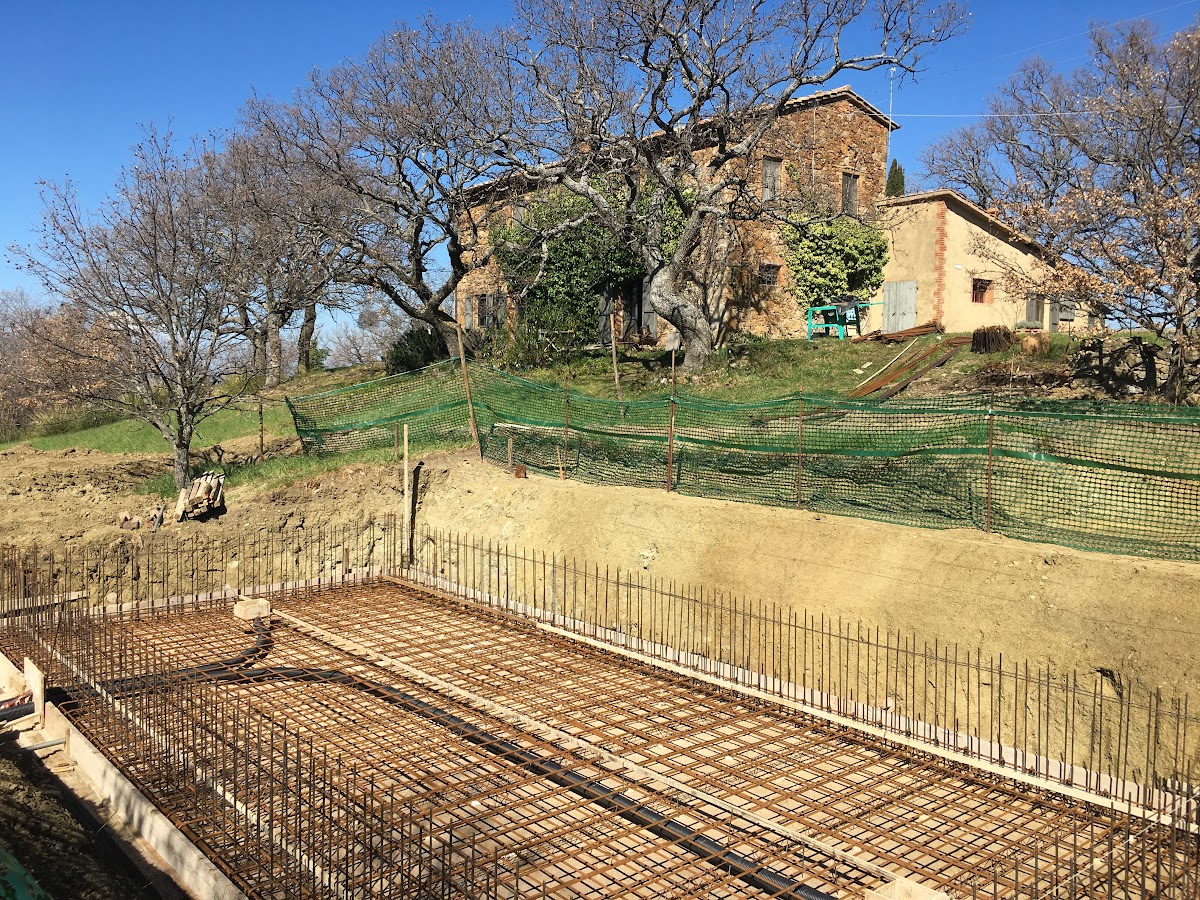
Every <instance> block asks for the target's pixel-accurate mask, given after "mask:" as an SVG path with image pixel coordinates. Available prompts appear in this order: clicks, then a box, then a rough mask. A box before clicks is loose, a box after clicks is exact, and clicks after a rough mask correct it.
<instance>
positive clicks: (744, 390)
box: [518, 335, 937, 403]
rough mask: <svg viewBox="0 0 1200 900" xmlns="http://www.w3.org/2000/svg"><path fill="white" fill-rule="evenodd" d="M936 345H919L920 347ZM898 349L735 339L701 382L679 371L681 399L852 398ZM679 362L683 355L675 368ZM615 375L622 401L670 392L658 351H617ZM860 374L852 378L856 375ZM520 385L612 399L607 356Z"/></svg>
mask: <svg viewBox="0 0 1200 900" xmlns="http://www.w3.org/2000/svg"><path fill="white" fill-rule="evenodd" d="M935 342H937V336H934V335H931V336H928V337H925V338H921V339H919V341H918V347H919V346H921V345H924V344H928V343H935ZM902 347H903V345H897V344H883V343H879V342H876V341H868V342H864V343H861V344H852V343H850V341H848V340H846V341H839V340H836V339H833V338H818V339H817V340H814V341H806V340H769V339H765V338H759V339H754V338H749V339H737V340H734V341H731V342H730V343H729V344H728V345H727V346H725V347H723V348H722V349H720V350H718V351H717V352H716V353H714V354H713V356H712V359H711V360H710V362H709V365H708V366H707V367H706V368H705V370H704V371H703V372H702V373H700V374H699V375H695V376H691V375H688V374H687V373H684V372H682V371H678V370H677V378H678V385H679V388H678V389H679V391H680V393H688V394H693V395H696V396H701V397H709V398H712V399H714V400H728V401H731V402H739V403H753V402H755V401H759V400H766V399H770V398H774V397H779V396H783V395H787V394H795V393H801V392H803V393H806V394H834V395H841V394H845V393H846V392H847V391H849V390H851V389H852V388H853V387H854V386H855V385H857V384H859V383H860V382H862V381H863V380H865V379H866V378H868V377H869V376H870V375H871V374H873V373H875V372H878V371H879V370H880V369H881V368H882V367H883V366H884V365H886V364H887V362H888V361H889V360H890V359H892V357H894V356H895V355H896V354H897V353H899V352H900V350H901V348H902ZM681 359H682V354H680V355H679V357H678V360H681ZM617 368H618V370H619V371H620V374H621V392H622V395H623V397H624V398H625V399H628V400H636V399H639V398H645V397H658V396H663V395H664V394H667V393H669V392H670V380H671V355H670V354H669V353H664V352H663V351H661V350H641V351H620V352H619V354H618V366H617ZM856 370H858V371H856ZM518 374H520V376H521V377H522V378H528V379H529V380H530V381H536V382H539V383H542V384H549V385H554V386H556V387H561V388H564V389H566V390H569V391H575V392H577V393H580V394H587V395H589V396H593V397H603V398H606V399H614V398H615V397H616V389H615V387H614V385H613V372H612V358H611V356H609V355H608V353H602V352H592V353H584V354H578V355H575V356H572V357H569V358H565V359H564V360H563V361H561V362H559V363H557V364H555V365H552V366H546V367H542V368H537V369H530V370H528V371H523V372H520V373H518Z"/></svg>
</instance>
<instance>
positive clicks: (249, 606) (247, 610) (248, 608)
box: [233, 597, 271, 621]
mask: <svg viewBox="0 0 1200 900" xmlns="http://www.w3.org/2000/svg"><path fill="white" fill-rule="evenodd" d="M233 614H234V616H235V617H237V618H239V619H246V620H247V621H248V620H250V619H265V618H266V617H267V616H269V615H270V614H271V601H270V600H268V599H266V598H265V597H254V598H248V599H246V600H239V601H237V603H235V604H233Z"/></svg>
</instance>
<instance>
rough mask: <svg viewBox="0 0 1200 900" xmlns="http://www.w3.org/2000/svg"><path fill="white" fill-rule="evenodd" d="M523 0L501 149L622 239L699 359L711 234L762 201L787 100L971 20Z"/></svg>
mask: <svg viewBox="0 0 1200 900" xmlns="http://www.w3.org/2000/svg"><path fill="white" fill-rule="evenodd" d="M868 8H870V9H872V10H873V15H872V14H871V13H869V12H868ZM517 12H518V17H519V19H520V21H521V24H522V28H523V31H524V35H525V36H524V39H523V43H522V46H521V47H520V49H519V51H518V52H517V54H516V58H517V61H518V62H519V63H520V65H521V66H522V67H523V70H524V73H525V76H526V78H525V83H524V85H523V94H524V96H525V97H526V98H527V99H526V103H525V106H524V107H523V108H522V109H520V110H519V111H514V112H513V113H512V114H511V116H510V118H511V120H512V122H513V123H514V126H516V127H514V129H513V131H512V132H511V133H510V134H508V135H504V136H503V137H502V141H501V143H500V146H501V147H502V148H503V152H504V153H505V156H506V158H507V160H508V161H509V162H510V163H511V164H512V165H513V166H515V167H517V168H519V169H520V170H522V171H523V172H524V173H525V174H526V176H527V177H528V178H530V179H532V180H534V181H537V182H547V181H553V182H557V183H559V184H561V185H563V186H564V187H566V188H567V189H568V190H570V191H572V192H574V193H576V194H578V195H579V196H581V197H584V198H586V199H587V200H588V201H589V203H590V204H591V205H592V207H593V209H594V210H595V212H596V215H597V216H598V217H599V219H600V220H601V221H602V222H603V223H604V224H605V225H607V227H609V228H611V229H612V230H613V231H614V232H615V233H617V234H620V235H622V236H624V237H625V239H626V240H627V241H628V243H629V246H630V249H631V250H632V251H633V252H634V253H635V255H637V256H638V258H639V259H640V260H641V262H642V264H643V265H644V268H645V271H646V275H647V278H648V282H649V290H648V293H647V299H648V301H649V303H650V305H651V306H652V307H653V309H654V311H655V312H656V313H657V314H658V315H659V316H661V317H662V318H664V319H666V320H667V321H668V322H670V323H671V324H672V325H673V326H674V327H675V328H676V329H678V330H679V331H680V333H681V335H682V338H683V342H684V346H685V349H686V351H687V352H686V365H687V366H688V367H690V368H697V367H699V366H701V365H702V364H703V363H704V361H705V360H706V359H707V357H708V356H709V354H710V353H711V351H712V347H713V330H712V329H713V322H712V321H711V319H710V316H709V315H708V314H706V313H707V311H706V309H705V303H704V296H703V295H704V292H703V291H702V290H700V287H701V278H700V277H699V276H698V270H701V269H703V266H704V255H705V253H711V252H712V248H711V247H708V246H706V245H707V244H709V243H710V242H711V240H713V239H716V240H721V239H722V238H721V236H722V235H726V236H727V235H728V233H729V232H730V227H729V226H730V224H731V222H733V221H734V220H736V219H738V218H739V217H743V216H750V215H755V214H757V213H758V212H760V211H761V210H760V209H757V208H756V205H755V203H754V202H752V201H753V197H752V192H750V191H748V190H747V188H748V184H747V174H748V165H747V163H748V162H749V161H750V160H751V159H752V158H753V157H754V155H755V153H756V151H757V150H758V148H759V146H760V144H761V142H762V140H763V138H764V136H765V135H766V134H767V132H768V131H769V129H770V128H771V126H772V125H773V124H774V123H775V121H776V120H777V119H778V117H779V116H780V115H781V114H782V113H783V112H784V111H785V109H786V107H787V104H788V102H789V101H791V100H792V99H794V98H796V97H797V96H798V95H799V94H800V93H801V92H803V91H805V90H806V89H808V88H813V87H819V86H822V85H827V84H829V82H830V81H831V79H833V78H835V77H837V76H838V75H839V74H841V73H845V72H849V71H865V70H869V69H873V68H876V67H879V66H884V65H896V66H899V67H901V68H903V69H905V70H907V71H911V70H913V69H914V68H915V66H916V65H917V63H918V60H919V58H920V56H921V54H922V52H923V51H924V50H925V49H927V48H929V47H930V46H932V45H935V44H937V43H939V42H941V41H943V40H946V39H947V38H949V37H951V36H952V35H954V34H955V33H956V32H957V31H958V30H959V29H960V28H961V27H962V23H963V15H962V12H961V10H960V8H959V7H958V6H957V5H956V4H954V3H934V2H930V0H879V2H877V3H875V4H873V5H871V6H870V7H868V4H865V3H862V2H858V0H815V2H814V0H802V2H799V3H791V2H782V0H584V2H582V3H572V4H566V5H564V4H561V3H557V2H554V0H519V2H518V3H517ZM855 45H858V46H860V47H861V48H862V49H861V50H856V51H851V50H850V49H849V48H850V47H852V46H855ZM516 96H518V97H520V96H522V94H517V95H516ZM673 211H676V212H673ZM709 236H712V237H711V238H710V237H709Z"/></svg>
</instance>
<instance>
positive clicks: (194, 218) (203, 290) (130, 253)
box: [12, 132, 239, 487]
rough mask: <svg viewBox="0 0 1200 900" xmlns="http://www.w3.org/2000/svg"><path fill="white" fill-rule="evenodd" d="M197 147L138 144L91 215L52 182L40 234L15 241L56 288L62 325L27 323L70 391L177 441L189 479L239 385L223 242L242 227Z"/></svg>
mask: <svg viewBox="0 0 1200 900" xmlns="http://www.w3.org/2000/svg"><path fill="white" fill-rule="evenodd" d="M202 155H203V153H202V151H201V150H200V149H199V148H192V149H189V150H188V151H186V152H183V153H179V152H176V150H175V149H174V147H173V146H172V140H171V137H170V135H169V134H167V135H160V134H157V133H154V132H151V133H150V134H148V136H147V138H146V139H145V140H144V141H143V142H142V143H140V144H139V145H138V146H136V147H135V148H134V161H133V163H132V165H131V166H130V167H129V168H127V169H125V170H124V171H123V172H122V174H121V176H120V178H119V179H118V181H117V184H116V187H115V189H114V191H113V192H112V194H111V195H110V196H109V198H108V199H106V200H105V201H104V203H103V204H102V205H101V206H100V207H99V209H98V210H96V212H95V213H93V214H90V215H89V214H87V213H85V212H84V211H83V210H82V209H81V208H80V206H79V203H78V201H77V198H76V196H75V193H74V191H73V190H72V188H71V187H70V186H69V185H67V186H61V185H46V186H45V187H44V189H43V202H44V205H45V211H44V215H43V224H42V230H41V241H40V243H39V244H38V246H37V247H34V248H21V247H14V248H12V250H13V254H14V256H15V257H16V259H17V260H18V261H19V263H20V264H21V265H22V266H23V267H24V268H25V269H27V270H28V271H30V272H32V273H34V274H35V275H36V276H37V277H38V278H39V279H40V280H41V282H42V284H43V285H44V287H45V289H46V290H47V292H48V293H49V294H51V295H52V296H55V297H58V298H61V299H62V301H63V307H62V310H61V311H60V314H59V315H60V317H61V318H62V319H63V320H64V322H65V323H66V324H67V327H62V328H40V327H39V328H30V329H26V330H24V331H23V332H22V336H23V338H24V339H25V340H26V341H28V342H30V345H31V346H32V347H34V348H36V349H37V350H38V352H40V353H42V354H44V355H45V356H46V358H47V359H48V360H52V363H53V365H54V366H55V367H56V370H57V371H58V372H59V373H60V375H61V376H64V377H65V381H66V382H67V383H68V384H69V391H70V394H71V395H72V396H74V397H77V398H80V399H82V400H86V401H89V402H94V403H99V404H102V405H105V406H108V407H111V408H114V409H117V410H120V411H122V412H124V413H127V414H129V415H131V416H134V417H136V418H140V419H142V420H144V421H146V422H149V423H150V424H151V425H153V426H154V428H156V429H157V430H158V431H159V432H160V433H161V434H162V436H163V437H164V438H165V439H166V440H167V441H168V442H169V443H170V444H171V446H172V447H173V449H174V455H175V483H176V485H177V486H178V487H183V486H185V485H186V484H187V483H188V481H189V479H190V473H189V454H190V448H191V443H192V438H193V436H194V435H195V431H196V426H197V425H198V424H199V423H200V422H201V421H203V420H204V419H205V418H207V417H208V416H210V415H212V414H213V413H215V412H217V411H218V410H220V409H222V408H224V407H225V406H227V405H228V404H229V403H230V402H232V401H233V400H234V399H235V397H236V392H234V391H231V390H229V389H228V388H227V387H220V388H218V387H217V385H218V383H220V382H222V381H223V380H224V379H226V378H227V377H228V376H232V375H235V374H237V373H236V372H234V371H233V370H232V367H231V366H230V354H229V351H230V348H231V344H232V343H233V342H234V341H235V340H237V339H238V337H239V329H238V328H237V323H236V321H235V320H234V319H233V317H232V315H231V302H230V301H231V297H232V295H233V292H234V288H235V287H236V276H235V274H234V272H235V270H236V266H237V262H238V260H237V259H230V258H228V257H227V256H226V254H224V253H214V252H213V251H214V248H219V247H223V246H227V245H228V243H229V242H228V238H227V232H228V230H229V229H230V228H237V227H238V223H236V222H230V221H229V220H228V218H227V217H226V216H224V215H217V214H216V211H215V208H214V205H213V204H212V203H211V202H210V197H211V193H212V191H213V190H214V186H213V185H212V184H211V183H210V182H209V180H208V174H209V170H207V169H206V168H205V167H204V166H202V165H199V162H200V159H201V157H202Z"/></svg>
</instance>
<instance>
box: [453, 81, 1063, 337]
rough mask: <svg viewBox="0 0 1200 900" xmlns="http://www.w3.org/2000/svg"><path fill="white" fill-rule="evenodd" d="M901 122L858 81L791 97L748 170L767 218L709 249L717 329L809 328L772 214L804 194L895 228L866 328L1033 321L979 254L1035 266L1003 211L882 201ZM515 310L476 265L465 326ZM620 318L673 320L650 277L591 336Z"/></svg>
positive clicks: (936, 200) (628, 325) (941, 198)
mask: <svg viewBox="0 0 1200 900" xmlns="http://www.w3.org/2000/svg"><path fill="white" fill-rule="evenodd" d="M897 127H899V126H897V125H896V124H895V123H893V122H892V121H891V120H890V119H889V118H888V117H887V116H886V115H884V114H883V113H882V112H880V110H878V109H876V108H875V107H874V106H873V105H871V104H870V103H868V102H867V101H866V100H865V99H863V98H862V97H860V96H859V95H858V94H856V93H855V92H854V91H853V90H851V89H850V88H849V87H841V88H837V89H834V90H829V91H823V92H820V93H815V94H811V95H809V96H806V97H800V98H797V99H796V100H794V101H792V102H791V103H789V104H788V106H787V108H786V109H785V110H784V112H783V114H782V115H780V117H779V118H778V120H777V121H776V122H775V124H774V125H773V127H772V129H771V131H770V132H768V134H767V135H766V136H765V138H764V139H763V140H762V142H761V144H760V146H759V150H758V154H757V156H756V157H755V158H754V159H752V160H750V162H749V171H748V172H747V173H746V179H747V183H748V184H749V185H751V186H752V187H753V188H754V189H755V190H757V191H758V192H759V196H760V198H761V201H762V210H763V214H762V216H761V217H759V218H756V219H754V220H751V221H743V222H740V223H738V226H737V231H738V235H737V240H736V242H735V244H734V246H724V247H722V248H720V253H719V255H718V254H717V253H716V252H710V253H709V256H711V257H713V258H716V259H718V265H716V266H713V267H712V268H713V269H717V268H720V269H722V270H723V271H721V272H720V273H719V274H715V275H714V276H713V280H714V281H719V282H720V283H719V287H718V289H717V291H716V292H715V293H716V294H717V299H716V302H712V303H710V304H709V316H710V320H711V321H712V325H713V328H714V330H715V331H716V333H717V335H718V337H720V336H721V335H722V334H723V333H725V332H728V331H731V330H737V331H743V332H748V333H751V334H757V335H767V336H771V337H803V336H805V335H806V334H807V315H806V313H807V311H806V309H804V308H803V307H802V306H801V305H800V304H799V303H798V302H797V300H796V299H795V297H794V296H793V295H792V293H791V292H790V290H789V287H790V284H791V272H790V271H789V269H788V266H787V264H786V262H785V261H784V258H783V245H782V242H781V240H780V236H779V219H778V218H777V217H775V216H772V215H771V213H772V212H773V211H776V210H778V211H783V210H785V209H787V208H789V206H791V205H794V204H795V202H796V201H797V200H798V199H799V197H800V195H801V193H802V192H803V194H804V195H806V196H808V197H816V198H819V199H820V200H821V201H823V203H824V205H826V206H827V207H829V208H831V209H834V210H840V211H844V212H846V213H848V214H850V215H854V216H856V217H861V218H868V219H878V221H879V223H880V224H882V225H884V226H885V227H886V228H888V229H889V232H890V234H891V238H890V250H891V261H889V263H888V266H887V268H886V269H885V272H884V275H885V280H886V282H887V283H886V284H885V285H884V287H883V289H882V290H881V291H880V293H879V296H877V297H876V298H875V301H876V303H875V305H873V306H872V307H870V314H869V315H866V314H865V318H864V323H863V330H864V331H865V330H867V329H868V328H877V327H884V324H886V325H887V326H889V328H888V330H895V329H893V328H891V327H890V326H892V325H897V326H898V327H908V326H909V325H915V324H918V323H924V322H927V321H940V322H941V323H942V324H943V325H944V326H945V327H946V328H947V329H948V330H968V329H969V328H974V327H976V324H972V323H978V324H1007V325H1009V326H1010V327H1011V326H1012V325H1013V324H1015V322H1016V321H1018V320H1021V319H1024V318H1028V316H1026V315H1025V312H1026V310H1025V309H1024V305H1023V304H1022V303H1017V301H1016V300H1015V299H1014V298H1013V297H1010V296H1008V295H1007V294H1005V292H1004V290H1003V288H1002V287H1001V284H1000V281H1001V280H1000V279H999V278H998V277H994V273H991V270H990V269H987V268H986V267H984V266H983V265H982V263H981V262H980V260H979V259H976V258H975V257H973V256H972V255H971V252H970V249H971V248H970V240H971V239H972V238H973V237H974V236H975V232H981V233H984V234H985V235H986V236H992V237H994V239H995V240H998V241H1002V242H1007V245H1008V246H1010V247H1011V249H1012V252H1013V253H1015V254H1026V255H1028V257H1029V259H1030V261H1031V265H1032V264H1033V262H1035V261H1036V259H1037V254H1038V250H1037V248H1036V247H1034V246H1033V245H1031V244H1029V243H1028V242H1025V243H1024V244H1022V243H1021V242H1020V241H1019V240H1018V239H1017V237H1016V236H1013V235H1008V234H1006V233H1005V232H1004V231H1003V229H1004V226H1003V225H1001V224H1000V223H999V222H998V220H996V219H994V217H991V216H989V215H988V214H987V213H986V212H984V211H983V210H981V209H979V208H978V207H975V206H974V205H973V204H971V203H970V201H967V200H966V199H965V198H963V197H960V196H959V195H957V194H953V192H949V191H943V192H933V193H931V194H919V195H914V196H913V197H912V198H907V197H906V198H897V199H895V200H892V201H888V202H886V203H884V202H883V191H884V183H885V180H886V167H887V163H888V159H887V150H888V137H889V132H890V131H891V130H893V129H895V128H897ZM905 201H910V202H905ZM527 202H528V200H527V198H524V197H521V196H518V197H515V198H514V200H513V202H512V204H510V205H509V207H508V209H509V212H508V214H509V216H510V217H511V216H519V215H521V214H522V213H523V210H524V207H525V204H526V203H527ZM939 228H940V229H941V231H939V230H938V229H939ZM482 239H484V240H486V235H483V236H482ZM939 248H940V249H939ZM927 250H928V251H929V252H927ZM989 276H993V277H989ZM964 279H966V280H965V281H964ZM972 279H974V280H975V281H977V282H978V283H980V284H982V283H983V282H985V281H986V282H988V284H989V287H988V288H987V289H985V290H982V293H981V297H982V299H979V298H974V297H973V295H972V293H971V290H972V288H971V284H972V283H973V281H972ZM964 283H965V284H967V287H966V288H965V289H963V288H962V284H964ZM964 290H965V292H964ZM960 294H961V295H962V296H961V297H960V296H959V295H960ZM830 299H831V301H832V300H834V299H836V298H830ZM1014 304H1016V305H1014ZM976 307H978V308H976ZM1018 307H1019V308H1018ZM1033 311H1034V312H1037V313H1038V316H1037V318H1039V320H1040V319H1045V321H1046V323H1047V326H1048V327H1049V326H1050V325H1051V324H1052V322H1051V320H1052V319H1053V320H1054V322H1055V323H1057V321H1058V319H1059V318H1061V316H1060V314H1059V313H1058V312H1051V310H1050V308H1049V307H1048V306H1044V307H1040V308H1038V309H1034V310H1033ZM514 313H515V309H514V301H513V299H512V298H511V297H510V296H509V293H508V291H507V289H506V286H505V283H504V277H503V275H502V273H501V271H500V267H499V265H498V264H497V263H496V262H495V261H492V262H491V263H489V264H488V265H486V266H483V267H480V268H478V269H475V270H473V271H471V272H469V273H468V274H467V275H466V276H465V277H464V278H463V280H462V281H461V283H460V284H459V286H458V291H457V294H456V301H455V317H456V319H457V320H458V322H459V323H460V324H462V325H463V327H464V328H467V329H486V328H495V327H498V326H500V325H502V324H503V323H505V322H506V321H511V320H512V317H513V315H514ZM1016 313H1020V315H1016ZM610 314H611V315H612V317H613V318H612V319H611V320H610ZM610 321H615V323H616V326H617V332H618V335H617V336H618V340H621V341H628V340H632V339H636V338H642V339H645V338H650V339H652V340H657V339H660V338H661V337H663V336H664V334H665V333H666V331H667V330H669V329H670V326H667V325H665V323H660V322H659V321H658V320H657V317H656V316H655V315H654V313H653V311H652V310H651V309H650V307H649V304H648V303H646V302H644V301H643V284H642V281H641V279H631V280H629V281H627V282H624V283H622V284H618V285H613V286H611V288H610V289H609V290H608V291H607V292H606V293H605V294H603V295H599V296H598V297H597V307H596V332H595V334H594V335H588V336H585V338H586V339H587V340H589V341H591V340H594V341H598V342H601V343H607V342H608V340H609V336H610V327H609V323H610ZM901 322H903V323H905V324H899V323H901ZM660 325H661V326H663V327H660Z"/></svg>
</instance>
